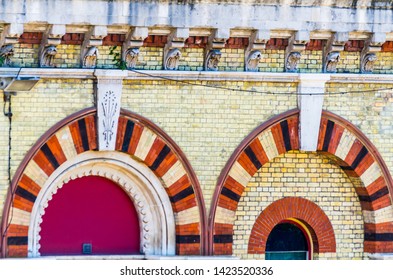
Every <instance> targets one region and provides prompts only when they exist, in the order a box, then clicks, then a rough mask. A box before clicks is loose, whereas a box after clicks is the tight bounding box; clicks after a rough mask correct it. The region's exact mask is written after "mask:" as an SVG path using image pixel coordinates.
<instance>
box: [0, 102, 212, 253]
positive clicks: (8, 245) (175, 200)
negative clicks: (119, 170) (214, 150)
mask: <svg viewBox="0 0 393 280" xmlns="http://www.w3.org/2000/svg"><path fill="white" fill-rule="evenodd" d="M96 150H97V135H96V111H95V109H93V108H91V109H85V110H83V111H81V112H79V113H76V114H74V115H71V116H69V117H68V118H67V119H65V120H63V121H61V122H60V123H58V124H56V125H55V126H54V127H53V128H51V129H50V130H49V131H48V132H47V133H46V134H45V135H43V136H42V137H41V138H40V140H39V141H38V142H37V143H36V144H35V145H34V146H33V148H32V149H31V150H30V151H29V153H28V154H27V155H26V157H25V159H24V161H23V162H22V164H21V165H20V167H19V169H18V171H17V173H16V174H15V176H14V179H13V182H12V188H11V191H9V193H8V195H7V200H6V205H5V208H4V213H3V220H2V231H1V232H2V233H5V234H4V236H2V239H1V240H2V245H3V246H2V256H3V257H26V256H27V253H28V252H27V246H26V245H27V243H28V240H27V238H28V237H27V236H28V231H29V225H30V218H31V212H32V209H33V206H34V203H35V200H36V198H37V196H38V194H39V192H40V191H41V188H42V187H43V186H44V184H45V182H46V180H47V179H48V177H49V176H50V175H51V174H52V173H53V172H54V171H55V170H56V169H57V168H58V167H59V166H61V165H62V164H63V163H65V162H66V161H68V160H70V159H72V158H74V157H75V156H77V155H79V154H81V153H84V152H87V151H96ZM116 150H117V151H118V152H122V153H127V154H129V155H130V156H132V157H133V158H136V159H137V160H138V161H141V162H142V163H144V164H145V165H146V166H148V167H149V168H150V170H152V171H153V173H154V174H155V175H156V176H157V177H158V178H159V179H160V180H161V181H162V182H163V184H164V186H165V189H166V192H167V195H168V198H169V200H170V201H171V204H172V209H173V212H174V215H175V217H174V218H175V226H176V247H177V252H176V253H177V254H179V255H184V254H187V255H200V254H202V255H203V254H204V253H205V251H206V250H205V241H204V240H205V239H206V237H205V235H204V232H206V229H205V220H206V218H205V217H206V213H205V206H204V201H203V198H202V193H201V190H200V186H199V182H198V180H197V179H196V175H195V173H194V172H193V170H192V168H191V165H190V164H189V162H188V160H187V159H186V157H185V155H184V154H183V153H182V151H181V150H180V148H179V147H178V146H177V145H176V144H175V143H174V141H173V140H172V139H170V137H169V136H168V135H167V134H165V132H163V131H162V130H161V129H160V128H158V127H157V126H156V125H154V124H153V123H151V122H150V121H149V120H147V119H145V118H143V117H141V116H139V115H136V114H133V113H131V112H128V111H125V110H122V111H121V115H120V119H119V126H118V132H117V142H116Z"/></svg>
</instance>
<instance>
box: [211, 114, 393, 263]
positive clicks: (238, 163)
mask: <svg viewBox="0 0 393 280" xmlns="http://www.w3.org/2000/svg"><path fill="white" fill-rule="evenodd" d="M298 125H299V110H297V109H295V110H291V111H288V112H286V113H283V114H281V115H278V116H276V117H274V118H272V119H270V120H269V121H267V122H265V123H264V124H262V125H260V126H259V127H257V128H256V129H255V130H254V131H253V132H252V133H251V134H250V135H249V136H248V137H246V138H245V139H244V140H243V142H242V143H241V144H240V145H239V147H238V148H237V149H236V150H235V152H234V154H233V155H232V156H231V158H230V159H229V161H228V162H227V164H226V166H225V167H224V169H223V171H222V172H221V175H220V177H219V179H218V183H217V187H216V191H215V194H214V197H213V200H212V207H211V209H210V211H211V215H210V217H211V219H210V221H209V226H210V228H212V231H211V234H210V236H209V240H210V242H211V243H210V244H211V246H210V247H209V248H210V249H209V252H210V253H211V254H216V255H217V254H219V255H220V254H222V255H226V254H232V239H231V238H229V237H228V236H232V235H233V223H234V219H235V212H236V209H237V206H238V202H239V200H240V198H241V196H242V194H243V191H244V189H245V187H246V186H247V184H248V182H249V181H250V179H251V178H252V177H253V176H254V174H255V173H256V172H257V171H258V169H260V168H261V167H262V166H263V165H264V164H265V163H267V162H269V161H271V160H272V159H274V158H275V157H277V156H279V155H281V154H283V153H286V152H288V151H290V150H299V133H298ZM318 152H320V153H324V154H327V155H328V156H329V157H330V158H332V159H334V160H335V162H336V163H337V164H338V165H339V166H340V167H341V168H342V169H343V170H344V172H345V173H346V174H347V175H348V176H349V178H351V179H352V180H355V179H356V180H357V181H359V179H360V181H361V182H362V183H361V184H354V185H355V189H356V192H357V194H358V196H359V200H360V202H361V207H362V210H363V216H364V221H365V223H370V224H373V225H378V224H381V223H389V224H391V225H393V207H392V191H393V182H392V178H391V176H390V174H389V171H388V169H387V167H386V164H385V163H384V161H383V159H382V157H381V155H380V154H379V153H378V151H377V149H376V148H375V146H374V145H373V144H372V143H371V142H370V141H369V140H368V139H367V137H366V136H365V135H364V134H363V133H362V132H361V131H360V130H359V129H357V128H356V127H355V126H354V125H352V124H350V123H349V122H348V121H346V120H344V119H342V118H340V117H338V116H336V115H334V114H332V113H330V112H326V111H324V112H323V114H322V119H321V125H320V132H319V139H318ZM370 228H371V230H367V229H366V230H365V251H366V252H370V253H383V252H393V238H391V237H393V236H392V235H391V234H390V233H393V231H391V232H386V233H389V234H383V235H381V234H376V232H375V231H373V230H372V228H373V227H370ZM381 242H382V243H383V244H384V245H383V246H382V245H380V244H381Z"/></svg>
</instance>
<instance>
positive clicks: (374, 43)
mask: <svg viewBox="0 0 393 280" xmlns="http://www.w3.org/2000/svg"><path fill="white" fill-rule="evenodd" d="M385 41H386V34H385V33H374V34H370V36H369V38H368V39H367V40H366V41H365V42H364V47H363V49H362V51H361V53H360V73H363V74H367V73H372V72H373V70H374V62H375V61H376V60H377V55H376V53H377V52H380V51H381V49H382V44H383V43H384V42H385Z"/></svg>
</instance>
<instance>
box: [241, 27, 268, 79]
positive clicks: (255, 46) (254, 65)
mask: <svg viewBox="0 0 393 280" xmlns="http://www.w3.org/2000/svg"><path fill="white" fill-rule="evenodd" d="M269 39H270V31H269V30H254V31H252V33H251V36H250V38H249V44H248V47H247V49H246V52H245V55H244V59H245V61H244V67H245V70H246V71H247V72H257V71H258V64H259V62H260V61H261V59H262V51H263V50H264V49H265V48H266V43H267V41H268V40H269Z"/></svg>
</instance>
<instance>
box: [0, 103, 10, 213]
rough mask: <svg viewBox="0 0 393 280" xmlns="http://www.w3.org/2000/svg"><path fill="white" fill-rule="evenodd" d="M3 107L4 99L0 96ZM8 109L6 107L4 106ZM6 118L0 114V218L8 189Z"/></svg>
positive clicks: (0, 104)
mask: <svg viewBox="0 0 393 280" xmlns="http://www.w3.org/2000/svg"><path fill="white" fill-rule="evenodd" d="M0 106H1V109H3V106H4V100H3V98H0ZM6 110H8V108H6ZM8 127H9V126H8V118H7V117H5V116H3V114H2V113H1V115H0V220H1V216H2V215H3V204H4V200H5V198H6V195H7V189H8Z"/></svg>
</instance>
